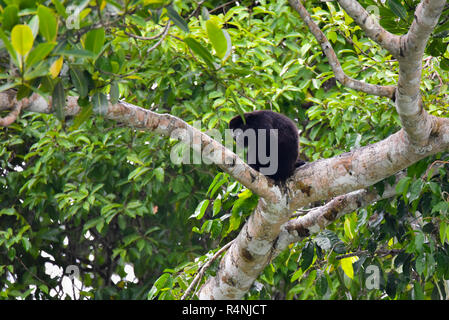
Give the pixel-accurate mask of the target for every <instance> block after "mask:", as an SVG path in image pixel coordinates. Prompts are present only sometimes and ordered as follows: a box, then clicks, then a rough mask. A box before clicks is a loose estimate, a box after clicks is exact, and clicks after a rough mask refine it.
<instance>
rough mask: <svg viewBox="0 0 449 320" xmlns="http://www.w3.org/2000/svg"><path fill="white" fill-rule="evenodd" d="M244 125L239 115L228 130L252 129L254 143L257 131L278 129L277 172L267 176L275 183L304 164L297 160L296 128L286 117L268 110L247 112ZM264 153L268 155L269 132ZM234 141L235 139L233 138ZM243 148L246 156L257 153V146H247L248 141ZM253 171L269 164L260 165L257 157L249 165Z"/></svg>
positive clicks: (231, 122)
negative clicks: (246, 152) (253, 131)
mask: <svg viewBox="0 0 449 320" xmlns="http://www.w3.org/2000/svg"><path fill="white" fill-rule="evenodd" d="M244 117H245V120H246V124H244V123H243V120H242V117H241V116H240V115H238V116H236V117H234V118H232V119H231V121H230V122H229V128H230V129H232V130H234V129H241V130H242V131H243V132H245V130H247V129H254V130H255V133H256V138H257V140H256V141H259V140H258V135H257V130H258V129H265V130H270V129H278V159H277V160H278V170H277V172H276V173H275V174H273V175H267V177H270V178H272V179H274V180H275V181H276V182H283V181H285V180H286V179H287V178H288V177H290V176H291V175H292V174H293V172H294V171H295V168H296V167H299V166H301V165H303V164H304V163H305V162H304V161H302V160H300V159H299V158H298V153H299V144H298V143H299V136H298V128H297V127H296V125H295V123H294V122H293V121H292V120H290V119H289V118H288V117H286V116H284V115H282V114H280V113H276V112H273V111H269V110H261V111H254V112H248V113H245V114H244ZM266 137H267V139H266V149H265V150H266V153H267V156H270V155H269V151H270V140H269V131H268V132H267V134H266ZM234 139H235V137H234ZM244 145H245V147H248V154H249V153H250V152H256V153H255V154H257V152H258V145H257V143H256V145H255V146H253V145H248V139H245V140H244ZM249 165H250V166H251V167H252V168H253V169H255V170H257V171H260V170H259V169H260V168H263V167H268V166H269V164H261V163H260V161H259V159H258V157H257V158H256V163H255V164H249Z"/></svg>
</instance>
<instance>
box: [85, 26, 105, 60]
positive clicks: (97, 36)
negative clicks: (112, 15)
mask: <svg viewBox="0 0 449 320" xmlns="http://www.w3.org/2000/svg"><path fill="white" fill-rule="evenodd" d="M104 39H105V32H104V29H103V28H99V29H93V30H90V31H89V32H88V33H87V35H86V39H85V40H84V48H85V49H86V50H89V51H92V52H93V53H95V54H98V53H100V51H101V48H102V47H103V44H104Z"/></svg>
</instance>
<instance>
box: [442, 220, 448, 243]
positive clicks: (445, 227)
mask: <svg viewBox="0 0 449 320" xmlns="http://www.w3.org/2000/svg"><path fill="white" fill-rule="evenodd" d="M447 230H449V228H448V224H447V223H446V222H444V221H441V222H440V241H441V243H442V244H444V242H445V241H446V239H448V241H449V237H447V233H448V232H447Z"/></svg>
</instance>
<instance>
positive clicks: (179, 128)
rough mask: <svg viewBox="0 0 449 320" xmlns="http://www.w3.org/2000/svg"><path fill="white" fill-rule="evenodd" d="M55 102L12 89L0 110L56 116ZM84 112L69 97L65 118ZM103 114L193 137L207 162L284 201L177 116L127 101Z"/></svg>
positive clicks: (132, 124) (2, 98)
mask: <svg viewBox="0 0 449 320" xmlns="http://www.w3.org/2000/svg"><path fill="white" fill-rule="evenodd" d="M51 101H52V99H51V97H49V98H48V100H46V99H44V98H43V97H42V96H39V95H37V94H32V95H31V97H30V98H24V99H22V100H21V101H20V102H17V101H16V100H15V92H14V91H13V90H9V91H7V92H1V93H0V110H4V109H8V108H9V109H11V108H15V107H16V106H20V107H21V108H22V109H23V110H25V109H26V110H28V111H34V112H39V113H53V109H52V105H51ZM80 111H81V108H80V107H79V105H78V98H76V97H70V96H69V97H68V98H67V101H66V106H65V108H64V113H65V115H67V116H69V115H71V116H73V115H76V114H78V113H79V112H80ZM102 114H103V116H104V117H105V118H107V119H110V120H115V121H118V122H121V123H125V124H127V125H128V126H130V127H135V128H141V129H145V130H149V131H154V132H156V133H159V134H162V135H164V136H168V137H170V136H173V137H174V138H182V139H185V138H186V137H187V138H188V137H191V139H193V141H191V145H190V146H191V147H192V148H193V149H194V150H199V152H201V154H202V157H203V159H207V161H209V162H211V163H215V164H216V165H217V166H218V167H220V168H221V169H222V170H223V171H225V172H227V173H229V174H230V175H231V176H232V177H233V178H235V179H236V180H238V181H239V182H241V183H242V184H243V185H244V186H246V187H247V188H249V189H251V190H252V191H253V192H254V193H255V194H257V195H259V196H261V197H263V198H265V199H267V200H268V201H273V202H275V203H279V201H280V195H281V192H280V189H279V187H278V186H276V185H274V184H273V182H272V180H270V179H267V178H266V177H265V176H264V175H263V174H261V173H259V172H258V171H256V170H254V169H252V168H251V167H250V166H248V165H247V164H246V163H245V162H244V161H243V160H241V159H240V158H239V157H238V156H237V155H236V154H235V153H234V152H232V151H231V150H229V149H227V148H225V147H224V146H223V145H222V144H221V143H219V142H217V141H215V140H214V139H212V138H211V137H209V136H208V135H207V134H205V133H203V132H201V131H199V130H197V129H196V128H194V127H192V126H190V125H189V124H187V123H186V122H185V121H183V120H181V119H179V118H177V117H174V116H172V115H170V114H159V113H156V112H152V111H150V110H147V109H143V108H140V107H138V106H135V105H132V104H130V103H127V102H124V101H120V102H118V103H116V104H111V103H109V105H108V109H107V110H106V111H103V112H102Z"/></svg>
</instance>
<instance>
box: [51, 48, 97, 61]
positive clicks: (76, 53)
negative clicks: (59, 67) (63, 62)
mask: <svg viewBox="0 0 449 320" xmlns="http://www.w3.org/2000/svg"><path fill="white" fill-rule="evenodd" d="M55 53H56V54H58V55H61V56H64V57H75V58H89V59H95V58H96V57H97V55H96V54H95V53H93V52H91V51H87V50H83V49H71V50H60V51H57V52H55Z"/></svg>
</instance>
